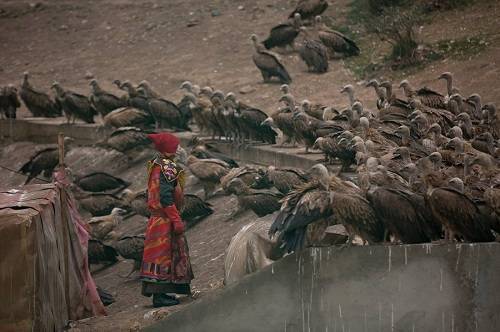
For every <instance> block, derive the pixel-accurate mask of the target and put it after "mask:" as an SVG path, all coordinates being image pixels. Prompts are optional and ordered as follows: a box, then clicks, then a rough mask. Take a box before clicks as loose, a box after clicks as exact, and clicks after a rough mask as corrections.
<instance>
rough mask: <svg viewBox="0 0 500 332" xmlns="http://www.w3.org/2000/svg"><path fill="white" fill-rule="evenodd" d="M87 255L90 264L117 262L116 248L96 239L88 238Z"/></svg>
mask: <svg viewBox="0 0 500 332" xmlns="http://www.w3.org/2000/svg"><path fill="white" fill-rule="evenodd" d="M87 255H88V258H89V263H90V264H114V263H116V262H118V259H117V258H116V257H117V256H118V253H117V252H116V250H115V249H114V248H113V247H111V246H108V245H105V244H104V243H102V242H101V241H100V240H97V239H92V238H91V239H89V244H88V249H87Z"/></svg>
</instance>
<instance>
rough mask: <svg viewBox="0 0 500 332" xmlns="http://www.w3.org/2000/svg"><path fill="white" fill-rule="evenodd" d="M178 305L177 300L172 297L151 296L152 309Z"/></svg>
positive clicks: (164, 295) (163, 295)
mask: <svg viewBox="0 0 500 332" xmlns="http://www.w3.org/2000/svg"><path fill="white" fill-rule="evenodd" d="M177 304H179V300H177V299H176V298H175V297H174V296H171V295H167V294H153V307H155V308H159V307H168V306H172V305H177Z"/></svg>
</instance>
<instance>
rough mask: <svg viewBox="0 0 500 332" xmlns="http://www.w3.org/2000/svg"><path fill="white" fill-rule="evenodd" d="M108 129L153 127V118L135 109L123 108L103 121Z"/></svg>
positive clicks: (109, 114) (111, 113)
mask: <svg viewBox="0 0 500 332" xmlns="http://www.w3.org/2000/svg"><path fill="white" fill-rule="evenodd" d="M103 122H104V125H105V126H107V127H114V128H121V127H139V128H147V127H151V125H152V124H153V123H154V119H153V117H152V116H151V115H150V114H149V113H148V112H147V111H144V110H142V109H139V108H134V107H122V108H118V109H116V110H114V111H112V112H110V113H108V114H107V115H106V116H105V117H104V119H103Z"/></svg>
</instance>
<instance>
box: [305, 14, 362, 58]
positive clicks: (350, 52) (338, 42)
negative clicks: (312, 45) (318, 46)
mask: <svg viewBox="0 0 500 332" xmlns="http://www.w3.org/2000/svg"><path fill="white" fill-rule="evenodd" d="M315 29H316V30H317V31H318V37H319V40H320V41H321V42H322V43H323V45H325V46H326V48H327V49H328V50H329V51H331V52H332V53H340V54H342V55H344V56H355V55H359V47H358V45H356V43H355V42H354V40H352V39H350V38H348V37H347V36H345V35H344V34H342V33H340V32H338V31H335V30H332V29H330V28H328V27H327V26H326V25H325V24H324V23H323V22H322V20H321V16H316V18H315Z"/></svg>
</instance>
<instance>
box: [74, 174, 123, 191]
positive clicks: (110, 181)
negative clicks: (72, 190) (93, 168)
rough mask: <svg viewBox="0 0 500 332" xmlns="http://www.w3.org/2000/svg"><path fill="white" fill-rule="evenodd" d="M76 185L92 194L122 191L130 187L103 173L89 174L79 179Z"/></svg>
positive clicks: (118, 179) (120, 180)
mask: <svg viewBox="0 0 500 332" xmlns="http://www.w3.org/2000/svg"><path fill="white" fill-rule="evenodd" d="M75 183H76V184H77V185H78V186H79V187H80V188H82V189H83V190H85V191H90V192H103V191H120V190H122V189H124V188H126V187H128V186H129V185H130V183H129V182H127V181H124V180H122V179H120V178H117V177H116V176H113V175H110V174H107V173H103V172H95V173H91V174H87V175H85V176H82V177H80V178H78V179H77V180H76V181H75Z"/></svg>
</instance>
